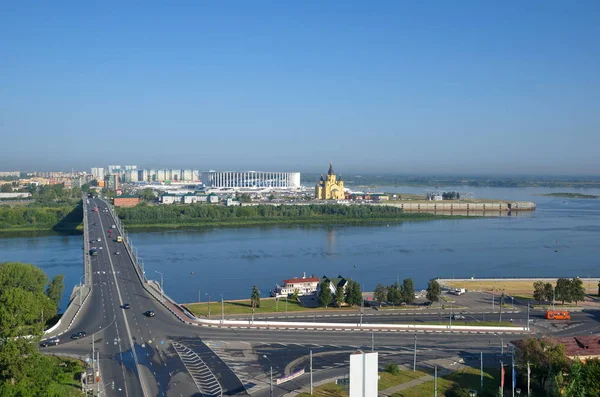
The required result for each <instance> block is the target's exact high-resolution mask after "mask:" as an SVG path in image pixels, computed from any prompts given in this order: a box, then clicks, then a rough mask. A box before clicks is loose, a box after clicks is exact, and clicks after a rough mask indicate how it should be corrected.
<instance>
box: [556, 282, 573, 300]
mask: <svg viewBox="0 0 600 397" xmlns="http://www.w3.org/2000/svg"><path fill="white" fill-rule="evenodd" d="M571 292H572V288H571V280H569V279H568V278H559V279H558V280H556V288H555V289H554V293H555V296H556V299H557V300H559V301H562V304H563V305H564V304H565V302H571V301H572V300H573V299H572V298H571Z"/></svg>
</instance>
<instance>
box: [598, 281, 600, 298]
mask: <svg viewBox="0 0 600 397" xmlns="http://www.w3.org/2000/svg"><path fill="white" fill-rule="evenodd" d="M598 296H600V281H598Z"/></svg>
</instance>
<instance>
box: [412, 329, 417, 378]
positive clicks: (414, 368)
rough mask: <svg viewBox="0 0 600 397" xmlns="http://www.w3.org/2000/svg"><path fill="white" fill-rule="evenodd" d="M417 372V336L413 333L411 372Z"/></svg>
mask: <svg viewBox="0 0 600 397" xmlns="http://www.w3.org/2000/svg"><path fill="white" fill-rule="evenodd" d="M416 370H417V334H416V333H415V356H414V358H413V372H415V371H416Z"/></svg>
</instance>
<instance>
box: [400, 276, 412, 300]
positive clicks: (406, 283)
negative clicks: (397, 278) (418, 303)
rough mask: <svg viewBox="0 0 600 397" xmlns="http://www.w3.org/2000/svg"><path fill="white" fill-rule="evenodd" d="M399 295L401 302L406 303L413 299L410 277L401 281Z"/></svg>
mask: <svg viewBox="0 0 600 397" xmlns="http://www.w3.org/2000/svg"><path fill="white" fill-rule="evenodd" d="M400 296H401V298H402V301H403V302H406V303H407V304H410V303H413V302H414V301H415V287H414V284H413V281H412V278H406V279H404V280H403V281H402V287H400Z"/></svg>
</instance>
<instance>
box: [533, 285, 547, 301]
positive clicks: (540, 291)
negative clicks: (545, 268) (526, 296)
mask: <svg viewBox="0 0 600 397" xmlns="http://www.w3.org/2000/svg"><path fill="white" fill-rule="evenodd" d="M544 285H545V284H544V282H543V281H536V282H534V283H533V299H535V300H536V301H538V304H540V303H542V300H544V298H545V297H546V295H545V291H544Z"/></svg>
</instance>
